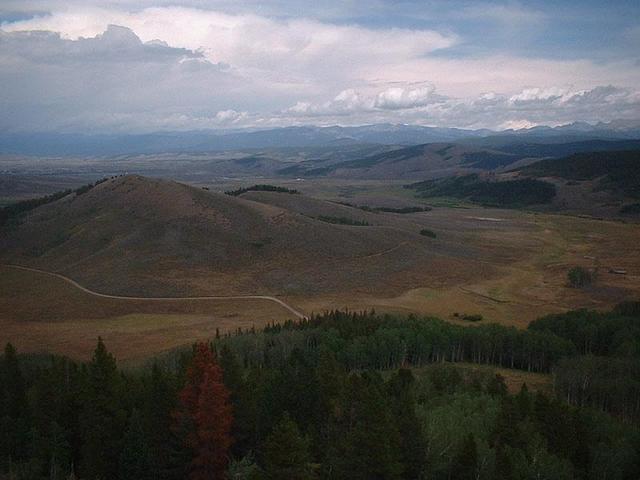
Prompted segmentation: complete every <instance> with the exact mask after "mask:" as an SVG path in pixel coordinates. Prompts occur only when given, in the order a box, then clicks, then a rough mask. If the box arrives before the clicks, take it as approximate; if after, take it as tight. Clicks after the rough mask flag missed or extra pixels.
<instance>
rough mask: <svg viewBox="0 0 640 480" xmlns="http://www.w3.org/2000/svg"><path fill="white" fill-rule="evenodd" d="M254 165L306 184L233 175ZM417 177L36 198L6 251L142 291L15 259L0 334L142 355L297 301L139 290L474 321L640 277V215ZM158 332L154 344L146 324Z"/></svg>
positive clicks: (38, 344) (511, 321)
mask: <svg viewBox="0 0 640 480" xmlns="http://www.w3.org/2000/svg"><path fill="white" fill-rule="evenodd" d="M257 182H260V183H273V184H277V185H280V186H283V187H286V188H289V189H296V190H298V191H299V192H300V193H298V194H288V193H278V192H263V191H248V192H246V193H243V194H241V195H239V196H238V197H231V196H228V195H223V194H222V193H221V192H223V191H226V190H230V189H234V188H237V187H239V186H247V185H251V184H252V183H257ZM403 185H404V183H403V181H401V180H400V181H398V180H396V181H390V182H383V181H376V180H361V181H349V180H348V179H343V180H338V179H335V180H327V179H322V180H320V179H317V180H304V181H300V180H280V181H278V180H277V179H261V178H249V179H243V180H233V181H222V182H220V183H209V182H199V183H197V184H195V185H193V186H190V185H188V184H185V183H181V182H174V181H166V180H161V179H154V178H148V177H142V176H137V175H133V176H132V175H129V176H121V177H116V178H112V179H109V180H107V181H105V182H103V183H100V184H99V185H97V186H96V187H94V188H92V189H91V190H89V191H88V192H86V193H83V194H82V195H76V194H72V195H70V196H68V197H66V198H63V199H61V200H57V201H55V202H53V203H51V204H48V205H44V206H42V207H38V208H37V209H36V210H34V211H33V212H32V213H28V214H27V215H26V216H25V217H24V218H23V220H22V221H21V222H20V224H18V225H16V226H13V227H9V228H8V229H5V232H6V233H5V234H4V235H3V236H2V238H1V239H0V241H1V242H2V247H3V248H2V256H1V261H2V263H3V264H16V265H22V266H25V267H31V268H34V269H41V270H43V271H46V272H51V273H56V274H60V275H63V276H65V277H68V278H69V279H71V280H73V281H75V282H77V283H78V284H79V285H80V286H82V287H83V288H87V289H89V290H91V291H93V292H98V293H99V294H101V295H107V296H116V297H117V296H124V297H138V299H136V300H133V299H129V300H124V299H121V298H120V299H119V298H93V299H92V298H91V296H90V294H88V293H87V292H83V291H82V290H80V289H79V288H78V287H77V286H74V285H71V284H69V283H68V282H65V281H64V280H62V279H60V278H55V277H51V276H49V278H46V277H45V276H44V275H43V274H41V273H38V272H36V271H27V270H21V271H16V269H11V268H9V267H3V269H2V273H3V278H5V282H6V283H5V284H4V285H5V287H4V288H2V289H0V297H1V298H0V324H1V325H2V329H1V331H2V333H1V334H0V341H4V340H5V339H4V336H6V339H7V340H8V339H10V338H12V339H15V337H16V335H17V333H18V332H24V333H25V335H24V336H22V335H21V336H20V337H21V338H24V339H25V341H20V340H13V341H14V343H16V344H17V345H18V346H19V347H20V348H21V349H22V350H25V351H41V350H53V351H57V352H59V353H65V354H67V355H71V356H72V357H76V358H86V356H87V355H88V353H89V352H90V351H91V348H92V345H93V342H94V340H95V337H96V336H97V335H102V336H103V337H104V338H106V339H108V340H109V343H110V345H111V347H112V349H113V350H114V352H115V353H116V354H117V355H118V356H119V358H122V359H124V360H129V359H135V358H140V357H141V356H145V355H151V354H156V353H161V352H162V351H164V350H166V349H169V348H173V347H176V346H179V345H184V344H189V343H192V342H194V341H196V340H198V339H200V338H203V337H207V336H210V335H211V334H212V333H215V331H216V329H219V330H220V331H222V332H227V331H234V330H235V329H237V328H243V329H246V328H252V327H256V328H260V327H261V326H263V325H266V324H267V323H269V322H272V321H284V320H286V319H293V318H296V315H295V314H294V313H292V311H291V310H290V309H287V308H283V307H282V306H281V305H278V304H277V303H275V302H274V301H270V300H264V299H262V300H261V299H257V298H219V299H217V300H214V299H209V300H205V299H198V300H184V299H183V300H171V301H168V300H167V301H164V300H162V301H161V300H157V301H151V300H142V298H153V297H172V298H176V297H203V296H216V297H251V296H266V297H272V298H273V299H277V300H278V301H282V302H285V303H286V305H289V306H291V308H292V309H293V310H295V311H299V312H301V313H302V314H304V315H310V314H312V313H314V312H315V313H318V312H323V311H326V310H332V309H350V310H368V309H375V310H376V311H378V312H389V313H403V314H407V313H413V314H418V315H430V316H431V315H432V316H437V317H440V318H443V319H446V320H447V321H450V322H453V323H458V324H461V325H464V324H468V322H467V321H465V320H464V319H463V318H464V317H465V316H467V315H481V316H482V318H483V320H482V322H481V323H486V322H498V323H501V324H504V325H513V326H516V327H518V328H525V327H526V326H527V325H528V323H529V322H530V321H532V320H534V319H535V318H537V317H539V316H541V315H543V314H546V313H559V312H563V311H566V310H569V309H573V308H582V307H588V308H595V309H599V310H606V309H608V308H610V307H612V306H613V305H615V304H617V303H619V302H621V301H624V300H631V299H634V298H637V296H638V294H640V247H639V245H640V225H639V224H637V223H633V222H631V223H628V222H623V221H620V220H616V219H610V220H605V219H596V218H581V217H578V216H575V215H566V214H561V213H545V212H536V211H526V210H521V209H501V208H490V207H482V206H478V205H474V204H473V203H470V202H465V201H460V200H456V199H446V198H443V199H441V200H439V201H433V200H434V199H431V198H420V197H416V196H415V193H414V192H412V191H411V190H408V189H406V188H403ZM202 187H206V188H207V190H205V189H203V188H202ZM219 192H220V193H219ZM436 200H438V199H436ZM364 207H366V208H364ZM380 207H384V208H386V209H391V210H393V209H396V210H398V209H401V208H403V207H412V208H414V209H416V208H417V207H419V208H420V209H424V210H426V211H419V212H415V213H392V212H388V211H387V212H385V211H380V210H379V208H380ZM376 208H377V209H378V210H375V209H376ZM323 219H348V220H349V221H354V222H361V223H362V224H363V226H357V225H349V224H344V225H341V224H335V223H327V221H323ZM422 230H428V231H430V232H433V234H434V235H435V238H429V237H425V236H423V235H420V232H421V231H422ZM574 266H583V267H585V268H588V269H591V270H593V271H597V275H598V278H597V282H596V283H595V284H594V285H593V286H592V287H589V288H586V289H575V288H570V287H569V286H568V284H567V272H568V270H569V269H571V268H572V267H574ZM613 270H621V271H624V272H625V274H624V275H620V274H614V273H610V271H613ZM46 285H48V287H45V286H46ZM9 287H11V288H9ZM51 292H56V294H55V295H52V294H51ZM87 295H89V296H88V297H87ZM33 298H39V299H40V300H39V301H38V302H33V301H32V299H33ZM71 331H73V332H75V333H74V335H70V332H71ZM143 337H144V338H147V340H146V341H145V342H144V348H140V346H139V344H138V343H137V341H136V338H143Z"/></svg>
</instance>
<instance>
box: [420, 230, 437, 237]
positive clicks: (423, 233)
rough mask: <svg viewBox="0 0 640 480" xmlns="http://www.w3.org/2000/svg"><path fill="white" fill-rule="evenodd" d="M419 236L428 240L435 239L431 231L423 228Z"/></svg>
mask: <svg viewBox="0 0 640 480" xmlns="http://www.w3.org/2000/svg"><path fill="white" fill-rule="evenodd" d="M420 235H423V236H425V237H429V238H436V234H435V232H434V231H432V230H429V229H428V228H423V229H422V230H420Z"/></svg>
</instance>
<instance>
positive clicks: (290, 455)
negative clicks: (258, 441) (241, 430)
mask: <svg viewBox="0 0 640 480" xmlns="http://www.w3.org/2000/svg"><path fill="white" fill-rule="evenodd" d="M262 458H263V464H264V473H265V477H266V478H267V479H269V480H280V479H284V478H286V479H288V480H312V479H315V478H316V475H315V473H314V471H313V468H312V465H311V460H312V459H311V455H310V453H309V441H308V440H307V439H306V438H305V437H304V436H303V435H302V434H301V433H300V430H298V426H297V425H296V423H295V422H294V421H293V420H291V418H290V417H289V415H288V414H285V415H284V416H283V418H282V419H281V420H280V422H279V423H278V424H276V426H275V427H274V429H273V431H272V432H271V434H270V435H269V436H268V437H267V439H266V441H265V444H264V448H263V453H262Z"/></svg>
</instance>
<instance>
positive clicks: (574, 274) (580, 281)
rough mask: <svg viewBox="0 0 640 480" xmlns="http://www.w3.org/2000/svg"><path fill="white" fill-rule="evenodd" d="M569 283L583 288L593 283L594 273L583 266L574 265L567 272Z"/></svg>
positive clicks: (574, 286)
mask: <svg viewBox="0 0 640 480" xmlns="http://www.w3.org/2000/svg"><path fill="white" fill-rule="evenodd" d="M567 277H568V279H569V285H570V286H571V287H573V288H583V287H587V286H589V285H591V284H592V283H593V280H594V278H593V274H592V273H591V272H590V271H589V270H587V269H586V268H583V267H573V268H572V269H571V270H569V273H568V274H567Z"/></svg>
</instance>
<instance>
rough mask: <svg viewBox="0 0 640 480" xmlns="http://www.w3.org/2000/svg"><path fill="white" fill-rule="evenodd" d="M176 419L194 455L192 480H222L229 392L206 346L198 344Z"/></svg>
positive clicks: (228, 434)
mask: <svg viewBox="0 0 640 480" xmlns="http://www.w3.org/2000/svg"><path fill="white" fill-rule="evenodd" d="M179 397H180V402H179V407H178V411H177V412H176V419H177V421H178V422H179V424H178V427H179V428H180V429H181V430H182V432H183V434H184V437H183V438H184V440H185V443H186V445H187V446H188V447H189V448H190V450H191V451H192V452H193V453H192V461H191V466H190V475H189V477H190V478H191V479H192V480H210V479H212V478H215V479H217V478H223V475H224V470H225V468H226V466H227V463H228V459H229V448H230V447H231V444H232V443H233V442H232V437H231V426H232V423H233V416H232V408H231V403H230V399H229V397H230V394H229V390H228V389H227V388H226V387H225V385H224V383H223V373H222V369H221V368H220V366H219V365H218V364H217V362H216V361H215V359H214V357H213V354H212V352H211V350H210V348H209V346H208V345H206V344H203V343H201V344H198V345H197V346H196V349H195V355H194V357H193V360H192V363H191V366H190V367H189V368H188V370H187V380H186V384H185V386H184V388H183V389H182V391H181V392H180V395H179Z"/></svg>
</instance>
